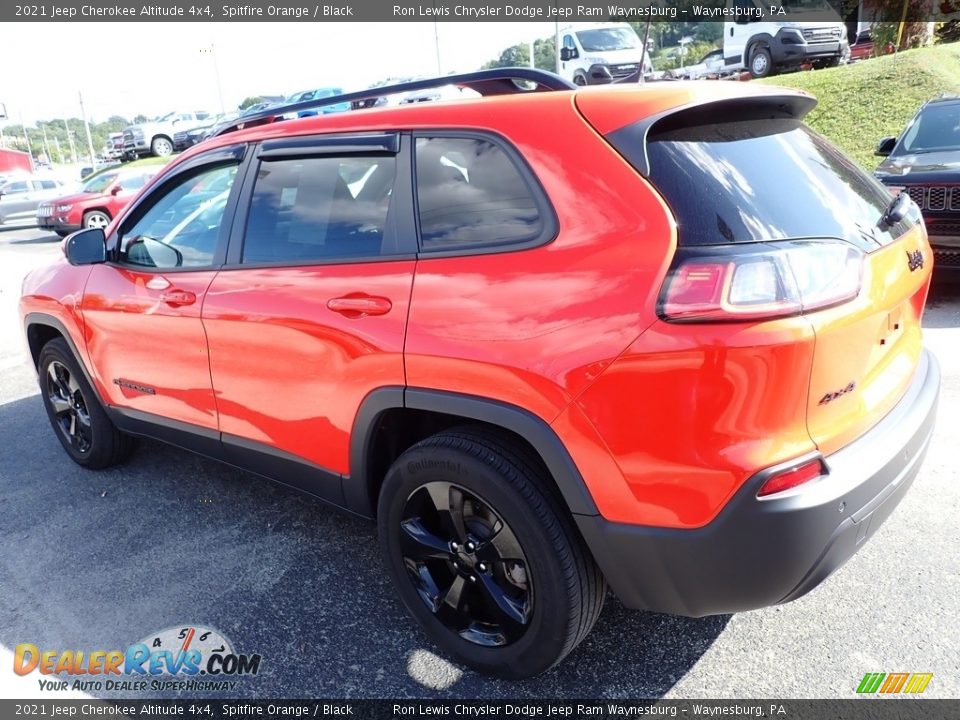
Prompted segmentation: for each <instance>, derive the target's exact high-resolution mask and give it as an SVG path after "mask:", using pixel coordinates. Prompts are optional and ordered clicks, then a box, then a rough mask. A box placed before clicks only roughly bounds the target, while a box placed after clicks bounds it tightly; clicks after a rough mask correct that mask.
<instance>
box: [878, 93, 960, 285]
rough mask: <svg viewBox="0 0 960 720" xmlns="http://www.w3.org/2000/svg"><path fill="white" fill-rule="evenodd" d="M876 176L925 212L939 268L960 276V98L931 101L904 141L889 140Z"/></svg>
mask: <svg viewBox="0 0 960 720" xmlns="http://www.w3.org/2000/svg"><path fill="white" fill-rule="evenodd" d="M876 154H877V155H883V156H885V157H886V159H885V160H884V161H883V162H882V163H880V166H879V167H877V169H876V171H875V172H874V174H875V175H876V176H877V177H878V178H879V179H880V181H881V182H883V183H884V184H885V185H887V186H889V187H891V188H899V189H901V190H903V191H904V192H907V193H909V194H910V197H911V198H912V199H913V201H914V202H915V203H916V204H917V205H919V206H920V211H921V212H922V213H923V219H924V221H925V222H926V225H927V234H928V235H929V237H930V244H931V245H932V246H933V253H934V262H935V263H936V265H937V267H938V268H941V269H946V268H950V269H952V270H953V271H957V270H960V96H945V97H940V98H936V99H934V100H930V101H929V102H927V103H925V104H924V105H923V107H921V108H920V110H919V111H918V112H917V114H916V115H914V116H913V119H912V120H911V121H910V123H909V124H908V125H907V127H906V129H905V130H904V131H903V133H901V135H900V137H899V138H895V137H887V138H883V140H881V141H880V143H879V144H878V145H877V151H876Z"/></svg>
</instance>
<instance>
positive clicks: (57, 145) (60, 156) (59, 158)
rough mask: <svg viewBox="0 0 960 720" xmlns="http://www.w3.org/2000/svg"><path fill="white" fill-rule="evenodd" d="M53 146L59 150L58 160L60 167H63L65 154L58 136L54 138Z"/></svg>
mask: <svg viewBox="0 0 960 720" xmlns="http://www.w3.org/2000/svg"><path fill="white" fill-rule="evenodd" d="M53 146H54V147H55V148H56V149H57V160H58V161H59V164H60V165H63V152H62V151H61V150H60V138H58V137H57V136H56V135H54V136H53Z"/></svg>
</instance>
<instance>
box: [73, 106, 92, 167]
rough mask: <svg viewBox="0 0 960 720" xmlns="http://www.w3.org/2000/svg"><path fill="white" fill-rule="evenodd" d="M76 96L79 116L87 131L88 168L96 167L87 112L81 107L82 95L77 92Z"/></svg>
mask: <svg viewBox="0 0 960 720" xmlns="http://www.w3.org/2000/svg"><path fill="white" fill-rule="evenodd" d="M77 96H78V97H79V98H80V115H81V117H82V118H83V127H84V128H85V129H86V131H87V149H88V150H89V151H90V166H91V167H94V166H96V161H95V159H94V158H95V157H96V156H95V155H94V153H93V138H92V137H90V123H88V122H87V111H86V109H85V108H84V107H83V93H80V92H78V93H77Z"/></svg>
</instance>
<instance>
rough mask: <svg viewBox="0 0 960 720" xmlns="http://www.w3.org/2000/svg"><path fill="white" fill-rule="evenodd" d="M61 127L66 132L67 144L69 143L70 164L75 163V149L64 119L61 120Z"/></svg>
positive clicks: (71, 135)
mask: <svg viewBox="0 0 960 720" xmlns="http://www.w3.org/2000/svg"><path fill="white" fill-rule="evenodd" d="M63 127H64V129H66V131H67V142H69V143H70V162H71V163H75V162H77V160H78V158H77V147H76V145H74V144H73V133H72V132H70V126H69V125H68V124H67V119H66V118H64V119H63Z"/></svg>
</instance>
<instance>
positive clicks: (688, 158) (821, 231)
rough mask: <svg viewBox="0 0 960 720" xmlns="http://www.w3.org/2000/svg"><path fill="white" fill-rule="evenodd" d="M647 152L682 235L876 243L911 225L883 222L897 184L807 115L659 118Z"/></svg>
mask: <svg viewBox="0 0 960 720" xmlns="http://www.w3.org/2000/svg"><path fill="white" fill-rule="evenodd" d="M621 151H622V149H621ZM624 154H628V153H624ZM647 155H648V158H649V165H650V179H651V181H652V182H653V184H654V185H655V186H656V187H657V189H658V190H659V191H660V192H661V193H662V194H663V196H664V198H665V199H666V201H667V203H668V204H669V205H670V208H671V210H672V211H673V213H674V215H675V217H676V219H677V224H678V227H679V242H680V244H681V245H719V244H725V243H742V242H757V241H764V240H780V239H787V238H839V239H842V240H848V241H850V242H852V243H854V244H856V245H859V246H861V247H862V246H864V245H866V246H868V247H870V246H872V247H875V246H876V245H875V244H876V243H882V244H885V243H887V242H890V241H891V240H892V239H893V238H894V237H897V236H899V235H900V234H901V233H902V232H903V230H904V229H905V226H904V224H903V223H901V224H900V225H898V226H896V227H894V228H890V229H881V228H880V227H878V226H877V224H878V221H879V220H880V217H881V216H882V215H883V212H884V210H885V209H886V207H887V206H888V205H889V203H890V200H891V196H890V193H889V192H888V191H887V190H886V189H885V188H884V187H883V186H882V185H881V184H880V183H879V182H878V181H876V180H875V179H874V178H872V177H870V176H869V175H867V174H866V173H865V172H863V171H862V170H861V169H860V168H858V167H857V166H856V165H855V164H854V163H853V162H852V161H851V160H848V159H847V158H846V157H845V156H843V155H842V154H841V153H840V152H839V151H838V150H837V149H836V148H834V147H833V146H832V145H830V144H829V143H828V142H827V141H826V140H824V139H823V138H822V137H820V136H819V135H817V134H816V133H814V132H813V131H812V130H810V129H809V128H808V127H807V126H805V125H804V124H803V123H802V122H800V121H799V120H793V119H763V120H743V121H736V122H719V123H716V124H713V125H697V126H694V127H680V128H674V129H670V130H667V131H664V132H659V133H658V132H657V129H656V127H654V128H653V129H652V130H651V133H650V136H649V138H648V144H647Z"/></svg>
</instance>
